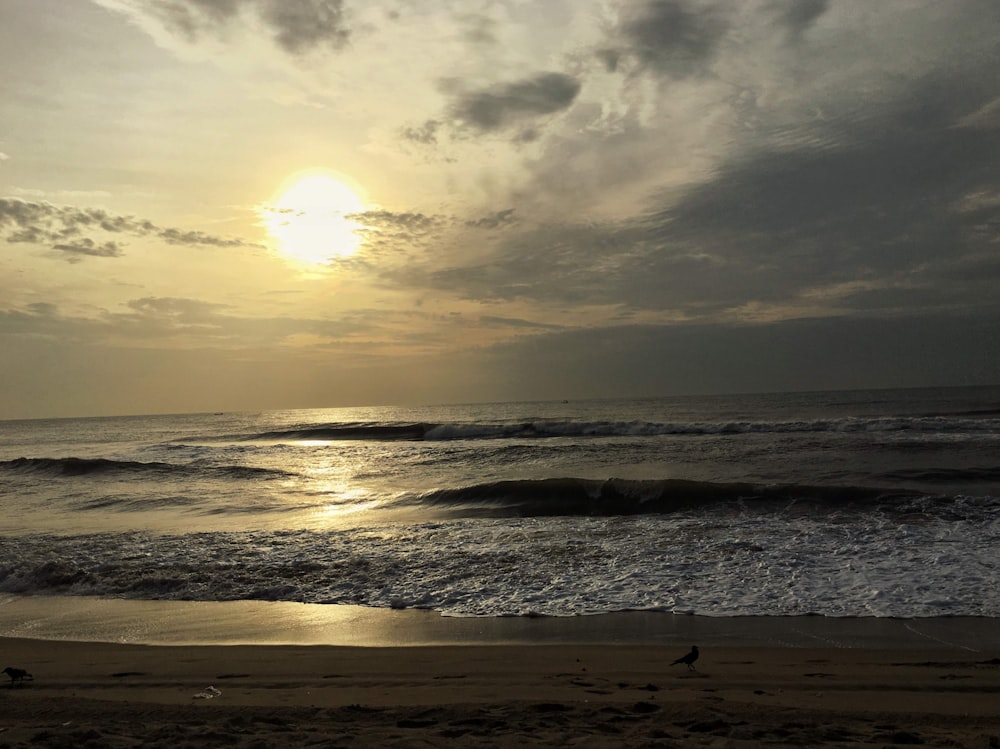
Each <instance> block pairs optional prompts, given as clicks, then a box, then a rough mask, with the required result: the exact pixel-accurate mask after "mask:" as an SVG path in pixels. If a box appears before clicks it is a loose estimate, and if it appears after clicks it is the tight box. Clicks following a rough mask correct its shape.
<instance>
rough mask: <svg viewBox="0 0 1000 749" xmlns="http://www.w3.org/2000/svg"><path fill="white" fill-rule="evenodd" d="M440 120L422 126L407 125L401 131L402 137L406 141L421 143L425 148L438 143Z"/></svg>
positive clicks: (427, 122)
mask: <svg viewBox="0 0 1000 749" xmlns="http://www.w3.org/2000/svg"><path fill="white" fill-rule="evenodd" d="M441 125H442V123H441V121H440V120H434V119H431V120H427V121H425V122H424V123H422V124H420V125H407V126H405V127H403V128H402V129H401V130H400V135H401V136H402V137H403V139H404V140H409V141H412V142H414V143H420V144H422V145H425V146H429V145H434V144H435V143H437V139H438V131H439V130H440V129H441Z"/></svg>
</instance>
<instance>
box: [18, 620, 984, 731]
mask: <svg viewBox="0 0 1000 749" xmlns="http://www.w3.org/2000/svg"><path fill="white" fill-rule="evenodd" d="M699 644H701V645H703V652H702V658H701V660H699V662H698V663H697V664H696V665H697V671H688V670H687V669H685V668H684V666H672V667H671V666H669V665H668V664H669V663H670V661H671V660H673V659H674V658H676V657H678V656H680V655H682V654H683V653H684V652H686V649H687V648H686V647H679V646H677V645H601V644H594V643H585V644H545V645H519V644H482V645H446V646H421V647H336V646H327V645H319V646H315V645H314V646H287V645H252V646H248V645H229V646H224V645H207V646H187V645H185V646H163V645H156V646H150V645H134V644H108V643H81V642H65V641H46V640H32V639H18V638H2V639H0V661H3V665H11V666H19V667H22V668H26V669H28V670H29V671H31V672H32V673H33V675H34V679H33V680H32V681H28V682H25V683H24V685H23V686H15V687H12V688H7V687H6V686H4V687H2V688H0V747H3V746H10V747H140V746H142V747H171V748H172V749H179V748H180V747H209V746H228V747H244V748H247V749H250V748H254V749H258V748H263V747H291V746H309V747H341V746H343V747H347V746H355V747H369V746H379V747H381V746H403V747H416V746H421V747H424V746H468V747H480V746H499V747H515V746H553V747H557V746H558V747H563V746H567V747H569V746H594V747H599V746H607V747H620V746H636V747H669V746H718V747H743V746H747V747H749V746H760V745H777V746H855V745H864V746H866V747H870V746H894V745H900V744H925V745H929V746H950V747H955V746H961V747H981V748H982V749H990V748H992V747H1000V660H998V659H997V657H996V656H997V655H1000V654H998V653H995V652H982V651H973V650H971V649H969V648H967V647H938V648H934V649H914V648H905V647H903V648H890V649H871V648H829V647H828V648H813V647H745V646H744V647H728V646H706V645H705V643H699ZM209 687H212V688H213V689H209Z"/></svg>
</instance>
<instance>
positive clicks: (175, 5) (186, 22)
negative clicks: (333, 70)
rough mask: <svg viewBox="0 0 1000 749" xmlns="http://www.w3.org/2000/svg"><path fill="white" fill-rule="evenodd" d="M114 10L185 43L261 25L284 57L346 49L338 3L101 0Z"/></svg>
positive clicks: (300, 0)
mask: <svg viewBox="0 0 1000 749" xmlns="http://www.w3.org/2000/svg"><path fill="white" fill-rule="evenodd" d="M103 2H104V3H105V4H107V5H109V6H110V7H111V8H112V9H114V10H120V11H124V12H126V13H128V14H130V15H132V16H133V17H137V18H148V17H152V18H153V19H155V20H157V21H159V22H160V23H161V24H162V25H163V26H164V27H165V28H166V29H167V30H168V31H169V32H170V33H172V34H174V35H176V36H180V37H182V38H184V39H185V40H187V41H188V42H197V41H198V40H199V39H200V38H201V37H203V36H214V37H216V38H220V39H225V38H226V36H227V35H228V34H230V33H232V31H233V29H234V28H235V27H238V26H243V27H247V26H248V25H250V24H251V23H253V22H256V23H258V24H262V25H263V27H264V29H265V30H266V31H267V32H268V34H269V35H270V37H271V39H272V41H273V42H274V43H275V44H276V45H277V46H278V47H279V48H281V49H282V50H284V51H285V52H287V53H289V54H292V55H300V54H302V53H305V52H309V51H312V50H315V49H332V50H339V49H341V48H342V47H343V46H344V45H345V44H347V42H348V39H349V38H350V29H349V28H348V27H347V23H346V14H345V11H344V3H343V0H152V1H151V2H143V1H140V0H103Z"/></svg>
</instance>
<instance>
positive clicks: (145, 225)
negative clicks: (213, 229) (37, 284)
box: [0, 198, 249, 262]
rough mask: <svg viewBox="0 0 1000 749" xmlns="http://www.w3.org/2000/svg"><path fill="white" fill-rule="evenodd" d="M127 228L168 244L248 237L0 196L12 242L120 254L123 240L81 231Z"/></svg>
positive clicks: (227, 243) (227, 242)
mask: <svg viewBox="0 0 1000 749" xmlns="http://www.w3.org/2000/svg"><path fill="white" fill-rule="evenodd" d="M93 233H104V234H126V235H130V236H135V237H155V238H158V239H161V240H162V241H164V242H166V243H168V244H177V245H189V246H202V247H206V246H208V247H245V246H248V245H249V243H247V242H245V241H243V240H241V239H234V238H231V237H219V236H215V235H212V234H206V233H204V232H200V231H184V230H181V229H176V228H170V227H161V226H157V225H156V224H154V223H153V222H152V221H148V220H146V219H140V218H136V217H135V216H123V215H119V214H114V213H111V212H109V211H106V210H103V209H100V208H77V207H73V206H64V205H63V206H60V205H54V204H52V203H47V202H35V201H27V200H21V199H20V198H0V237H2V238H3V239H5V240H6V241H7V242H10V243H12V244H16V243H20V242H25V243H30V244H37V245H47V246H49V247H50V248H51V249H53V250H56V251H57V252H58V253H61V254H62V255H63V256H64V259H67V260H70V261H72V262H77V261H79V260H80V259H81V258H82V257H83V256H89V257H120V256H121V255H123V254H124V245H123V244H122V243H121V242H119V241H109V240H105V241H101V240H100V239H95V238H94V237H92V236H85V235H86V234H93Z"/></svg>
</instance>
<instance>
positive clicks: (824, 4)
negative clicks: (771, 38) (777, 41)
mask: <svg viewBox="0 0 1000 749" xmlns="http://www.w3.org/2000/svg"><path fill="white" fill-rule="evenodd" d="M829 5H830V0H793V1H792V2H787V1H785V0H782V2H779V3H776V4H775V6H774V8H775V11H776V12H777V14H778V17H779V18H780V19H781V20H782V21H783V22H784V23H785V25H786V26H787V27H788V30H789V32H790V33H792V34H793V35H798V34H801V33H803V32H805V31H806V30H807V29H808V28H809V27H810V26H812V25H813V24H814V23H815V22H816V20H817V19H818V18H819V17H820V16H822V15H823V14H824V13H826V10H827V8H828V7H829Z"/></svg>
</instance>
